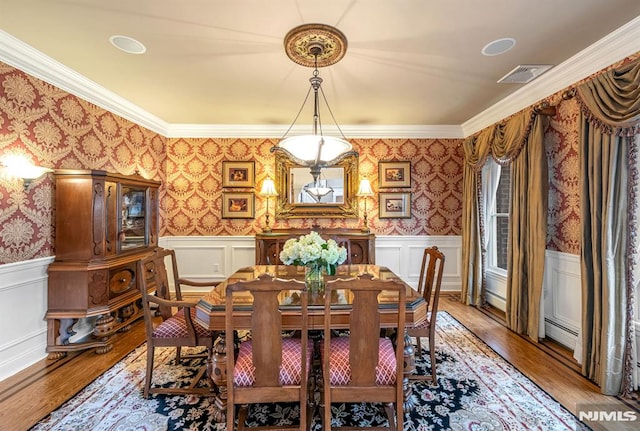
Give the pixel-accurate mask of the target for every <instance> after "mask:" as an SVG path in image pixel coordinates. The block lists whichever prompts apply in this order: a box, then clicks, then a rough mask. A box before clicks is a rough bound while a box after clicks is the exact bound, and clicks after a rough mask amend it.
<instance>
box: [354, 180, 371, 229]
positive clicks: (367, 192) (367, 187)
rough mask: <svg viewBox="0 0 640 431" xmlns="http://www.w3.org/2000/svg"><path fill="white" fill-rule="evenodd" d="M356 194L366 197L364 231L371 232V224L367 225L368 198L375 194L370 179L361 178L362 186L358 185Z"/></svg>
mask: <svg viewBox="0 0 640 431" xmlns="http://www.w3.org/2000/svg"><path fill="white" fill-rule="evenodd" d="M356 196H358V197H361V198H363V199H364V226H363V227H362V232H364V233H369V226H367V198H368V197H372V196H374V194H373V190H371V183H369V180H368V179H366V178H363V179H361V180H360V186H359V187H358V193H356Z"/></svg>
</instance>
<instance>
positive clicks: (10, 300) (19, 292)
mask: <svg viewBox="0 0 640 431" xmlns="http://www.w3.org/2000/svg"><path fill="white" fill-rule="evenodd" d="M51 262H53V258H51V257H47V258H42V259H34V260H27V261H24V262H17V263H8V264H5V265H0V328H2V331H0V380H4V379H5V378H7V377H9V376H11V375H13V374H15V373H17V372H18V371H20V370H22V369H23V368H25V367H27V366H29V365H31V364H33V363H35V362H37V361H39V360H40V359H43V358H45V357H46V356H47V353H46V352H45V348H46V346H47V323H46V321H45V320H44V315H45V313H46V311H47V267H48V266H49V264H50V263H51Z"/></svg>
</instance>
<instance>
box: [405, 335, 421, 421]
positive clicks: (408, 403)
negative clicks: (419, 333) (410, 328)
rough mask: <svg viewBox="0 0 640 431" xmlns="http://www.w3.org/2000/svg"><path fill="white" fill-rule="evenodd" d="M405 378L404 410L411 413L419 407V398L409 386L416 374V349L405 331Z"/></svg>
mask: <svg viewBox="0 0 640 431" xmlns="http://www.w3.org/2000/svg"><path fill="white" fill-rule="evenodd" d="M403 336H404V378H403V379H402V391H403V392H404V404H403V408H404V411H405V412H410V411H411V410H413V409H414V408H416V406H417V405H419V402H418V398H417V397H416V396H415V395H414V394H413V388H412V387H411V385H410V384H409V377H410V376H411V375H412V374H415V373H416V355H415V353H416V349H415V348H414V347H413V341H411V337H410V336H409V334H408V333H407V331H406V330H405V331H404V335H403Z"/></svg>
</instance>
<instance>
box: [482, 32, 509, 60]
mask: <svg viewBox="0 0 640 431" xmlns="http://www.w3.org/2000/svg"><path fill="white" fill-rule="evenodd" d="M514 46H516V40H515V39H514V38H512V37H504V38H502V39H496V40H494V41H493V42H489V43H488V44H486V45H485V46H484V48H482V54H483V55H486V56H489V57H490V56H493V55H500V54H504V53H505V52H507V51H509V50H510V49H511V48H513V47H514Z"/></svg>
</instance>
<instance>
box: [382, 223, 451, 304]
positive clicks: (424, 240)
mask: <svg viewBox="0 0 640 431" xmlns="http://www.w3.org/2000/svg"><path fill="white" fill-rule="evenodd" d="M432 246H437V247H438V249H439V250H440V251H442V252H443V253H444V256H445V262H444V270H443V275H442V291H447V292H460V286H461V282H460V280H461V278H462V237H460V236H383V235H381V236H376V264H378V265H382V266H386V267H388V268H389V269H390V270H391V271H393V272H394V273H395V274H396V275H398V276H399V277H400V278H402V279H403V280H404V281H406V282H407V283H408V284H409V285H411V286H412V287H413V288H417V287H418V279H419V278H420V266H421V265H422V255H423V252H424V249H425V248H426V247H432Z"/></svg>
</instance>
